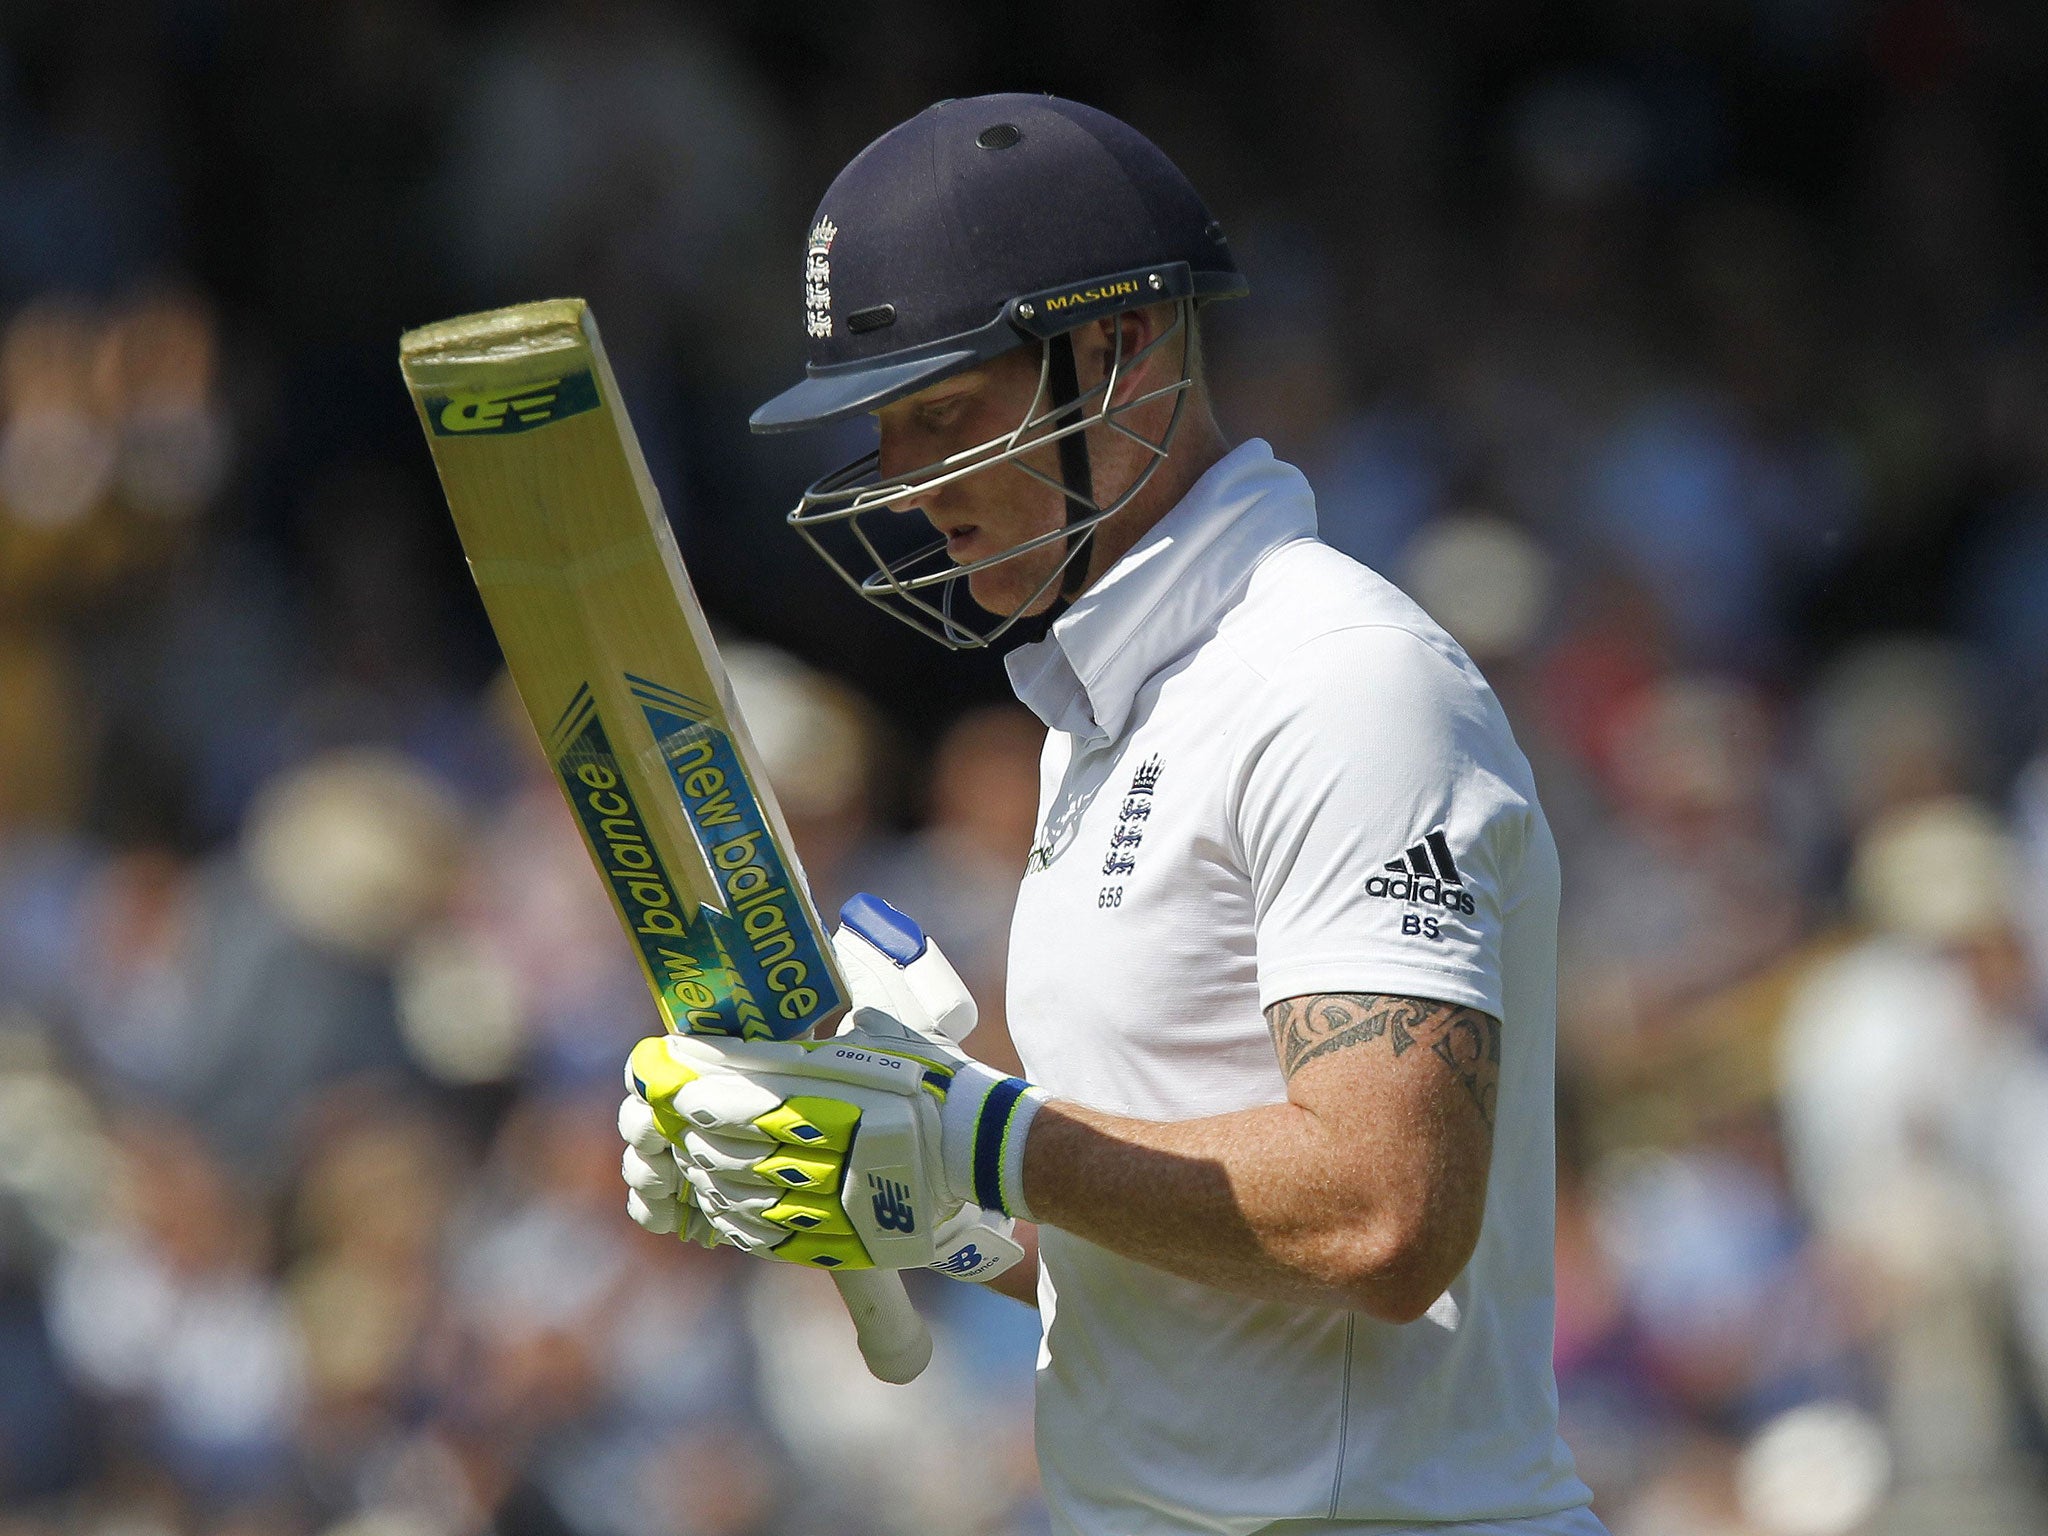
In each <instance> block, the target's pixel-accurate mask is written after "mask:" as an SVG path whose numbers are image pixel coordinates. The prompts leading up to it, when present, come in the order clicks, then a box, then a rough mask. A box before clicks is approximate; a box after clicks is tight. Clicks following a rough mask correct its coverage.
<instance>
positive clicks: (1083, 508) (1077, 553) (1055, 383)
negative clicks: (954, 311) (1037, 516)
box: [1045, 331, 1095, 606]
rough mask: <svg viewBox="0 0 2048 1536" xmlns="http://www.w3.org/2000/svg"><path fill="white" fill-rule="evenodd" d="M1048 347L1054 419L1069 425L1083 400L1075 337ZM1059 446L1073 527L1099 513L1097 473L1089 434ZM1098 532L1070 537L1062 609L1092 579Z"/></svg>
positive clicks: (1048, 379)
mask: <svg viewBox="0 0 2048 1536" xmlns="http://www.w3.org/2000/svg"><path fill="white" fill-rule="evenodd" d="M1046 346H1047V347H1048V348H1049V349H1050V353H1049V355H1048V357H1047V359H1046V379H1045V382H1046V388H1047V390H1048V391H1049V392H1050V393H1051V396H1052V415H1051V420H1052V422H1053V423H1054V424H1055V425H1056V426H1065V425H1066V422H1067V418H1068V417H1070V416H1071V415H1072V414H1073V412H1074V407H1075V403H1076V402H1077V401H1079V400H1080V398H1081V380H1080V376H1079V373H1078V371H1077V370H1076V368H1075V366H1074V334H1073V332H1071V331H1068V332H1065V333H1064V334H1062V335H1059V336H1055V337H1053V338H1052V340H1050V341H1048V342H1047V343H1046ZM1058 446H1059V450H1060V479H1061V480H1062V481H1064V482H1065V483H1066V487H1067V525H1068V526H1069V527H1072V526H1073V524H1074V522H1075V521H1076V520H1077V519H1082V518H1087V517H1090V516H1092V515H1093V514H1094V512H1095V473H1094V470H1093V469H1092V468H1091V467H1090V465H1089V462H1088V434H1087V433H1085V432H1070V433H1068V434H1067V435H1066V436H1065V437H1063V438H1061V439H1060V440H1059V444H1058ZM1094 533H1095V530H1094V528H1093V527H1089V528H1084V529H1082V530H1081V532H1080V533H1079V534H1072V533H1070V534H1068V535H1067V566H1066V569H1065V570H1064V571H1062V572H1061V573H1060V599H1061V606H1064V605H1065V604H1067V603H1070V602H1072V601H1073V600H1074V599H1075V598H1076V597H1078V596H1080V595H1081V588H1082V586H1083V584H1085V583H1086V581H1087V580H1088V551H1087V544H1088V541H1089V539H1090V538H1092V537H1093V536H1094Z"/></svg>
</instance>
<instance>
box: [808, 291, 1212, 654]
mask: <svg viewBox="0 0 2048 1536" xmlns="http://www.w3.org/2000/svg"><path fill="white" fill-rule="evenodd" d="M1192 304H1193V301H1192V300H1191V299H1182V300H1180V301H1179V302H1178V303H1176V304H1175V306H1174V320H1173V324H1172V325H1170V326H1168V327H1167V328H1166V329H1165V330H1164V331H1162V332H1160V333H1159V335H1157V336H1155V337H1153V338H1152V340H1151V341H1149V342H1147V343H1146V344H1145V346H1144V347H1143V348H1141V349H1140V350H1139V351H1137V352H1135V353H1133V354H1132V355H1131V357H1130V358H1129V359H1126V358H1125V357H1124V355H1123V332H1122V330H1121V328H1119V329H1118V331H1117V340H1116V350H1115V352H1114V353H1112V355H1111V359H1110V367H1109V372H1108V374H1107V376H1106V377H1105V378H1104V379H1103V381H1102V382H1101V383H1100V384H1097V385H1095V386H1094V387H1093V388H1091V389H1087V390H1083V391H1081V392H1080V394H1078V395H1077V396H1076V397H1075V398H1074V399H1073V400H1072V401H1070V402H1067V403H1065V404H1060V403H1057V402H1055V401H1053V399H1052V390H1051V388H1050V378H1051V360H1052V343H1051V341H1050V340H1046V341H1042V342H1041V343H1040V357H1039V365H1038V388H1037V390H1036V391H1035V393H1034V394H1033V395H1032V399H1031V404H1030V406H1029V407H1028V408H1027V409H1026V410H1025V413H1024V418H1023V419H1022V420H1021V421H1019V422H1018V423H1017V425H1016V426H1015V427H1014V428H1013V429H1012V430H1011V431H1009V432H1007V433H1005V434H1003V435H1001V436H998V437H992V438H989V439H988V440H986V441H985V442H981V443H977V444H976V445H975V446H974V447H972V448H966V449H963V450H961V451H960V452H959V453H955V454H951V455H949V456H947V457H946V458H943V459H939V460H935V461H934V462H932V463H930V464H926V465H923V466H921V467H919V468H917V469H914V470H911V471H909V472H907V473H905V474H903V475H900V476H897V477H896V478H894V479H890V480H883V479H882V478H881V476H880V474H879V464H880V457H881V456H880V452H879V450H875V451H871V452H869V453H866V454H863V455H862V456H861V457H860V458H858V459H855V460H853V461H852V462H851V463H848V464H845V465H842V466H841V467H840V468H838V469H836V470H833V471H832V472H831V473H830V474H827V475H824V476H821V477H820V478H819V479H818V480H816V481H814V482H813V483H812V484H811V486H810V488H809V489H807V490H806V491H805V492H804V494H803V498H802V500H800V501H799V502H798V503H797V504H796V507H795V508H794V509H793V510H792V511H791V512H790V513H789V515H788V519H787V520H788V522H789V525H790V526H791V527H792V528H794V529H796V531H797V532H798V533H800V534H802V535H803V537H804V541H805V542H806V543H807V544H809V545H810V546H811V548H812V549H814V550H816V551H817V552H818V555H819V557H820V558H821V559H823V560H824V562H825V563H826V564H827V565H829V566H830V567H831V568H832V569H833V570H834V571H835V572H837V573H838V575H839V577H840V579H841V580H843V581H844V582H845V583H846V584H847V585H848V586H850V587H852V588H853V590H854V591H856V592H858V593H859V594H860V595H861V596H862V597H864V598H866V599H867V600H868V601H869V602H871V603H873V604H875V605H876V606H877V607H879V608H880V609H881V610H882V611H883V612H885V613H888V614H892V615H893V616H895V617H896V618H898V619H900V620H902V621H903V622H904V623H905V624H908V625H909V626H910V627H911V628H912V629H915V630H916V631H917V632H918V633H919V634H922V635H927V636H929V637H930V638H931V639H933V640H936V641H938V643H939V644H941V645H943V646H945V647H946V648H947V649H948V650H955V651H960V650H975V649H979V648H981V647H984V646H987V645H990V644H992V643H994V642H995V641H996V640H998V639H1000V638H1001V637H1002V636H1003V635H1004V634H1006V633H1007V632H1008V631H1009V630H1010V628H1011V626H1013V625H1015V624H1016V623H1017V622H1018V621H1019V620H1020V619H1022V618H1024V617H1025V616H1026V614H1027V613H1028V612H1029V611H1030V610H1031V609H1032V608H1033V607H1035V606H1036V605H1037V604H1038V602H1039V601H1040V600H1041V599H1042V598H1043V597H1044V596H1045V595H1046V594H1047V593H1048V592H1056V591H1060V590H1062V582H1063V578H1064V577H1065V576H1066V573H1067V571H1068V568H1069V567H1070V566H1072V565H1073V564H1074V563H1075V562H1076V561H1077V560H1080V559H1082V558H1083V557H1084V556H1085V553H1086V551H1087V549H1088V546H1089V542H1090V541H1089V540H1088V538H1087V537H1085V535H1086V534H1087V533H1088V531H1089V530H1090V529H1092V528H1094V527H1095V525H1096V524H1098V523H1100V522H1102V521H1103V520H1104V519H1105V518H1109V517H1112V516H1114V515H1115V514H1116V513H1117V512H1118V511H1120V510H1121V509H1122V508H1123V507H1125V506H1127V505H1128V504H1129V503H1130V500H1131V498H1132V497H1134V496H1136V495H1137V494H1138V492H1139V491H1140V490H1142V489H1143V488H1144V486H1145V484H1146V482H1147V481H1149V480H1150V479H1151V478H1152V476H1153V474H1154V473H1155V472H1156V471H1157V470H1158V468H1159V466H1160V465H1161V464H1163V463H1164V462H1165V461H1166V456H1167V454H1168V453H1169V452H1170V451H1171V450H1172V447H1173V441H1174V438H1175V437H1176V436H1177V435H1178V434H1179V431H1180V422H1181V415H1182V412H1183V411H1184V410H1185V409H1186V406H1187V392H1188V389H1189V388H1190V386H1191V385H1192V384H1193V382H1194V380H1193V378H1192V376H1191V375H1190V374H1189V372H1188V357H1187V353H1186V352H1185V351H1183V353H1182V362H1181V372H1180V377H1179V378H1178V379H1177V380H1175V381H1174V382H1172V383H1170V384H1162V385H1160V386H1159V387H1157V388H1156V389H1149V390H1146V391H1145V392H1144V393H1143V394H1140V395H1137V396H1134V397H1133V398H1132V399H1130V400H1127V401H1125V402H1123V403H1122V404H1120V405H1117V404H1111V403H1110V402H1111V401H1113V400H1114V399H1115V395H1116V386H1117V383H1118V381H1119V380H1120V379H1121V378H1122V377H1123V376H1124V373H1125V370H1126V368H1127V367H1136V366H1138V365H1139V364H1142V363H1143V362H1144V361H1145V359H1146V358H1148V357H1150V356H1151V355H1152V353H1153V352H1154V350H1155V349H1157V348H1158V347H1159V346H1160V345H1161V344H1162V343H1164V342H1166V341H1168V340H1169V339H1171V338H1172V337H1173V336H1175V335H1177V334H1179V335H1185V334H1186V331H1187V326H1188V315H1189V311H1190V309H1191V307H1192ZM1167 395H1171V396H1173V397H1174V400H1173V415H1172V416H1171V417H1170V418H1169V419H1168V421H1167V423H1166V430H1165V431H1164V432H1163V433H1162V434H1161V435H1160V437H1159V439H1158V440H1157V441H1154V440H1153V439H1151V438H1149V437H1146V436H1145V435H1144V434H1143V433H1142V432H1138V431H1134V430H1133V429H1132V428H1130V427H1128V426H1125V425H1124V424H1123V422H1122V421H1121V420H1119V418H1120V417H1122V416H1123V415H1125V414H1126V413H1127V412H1130V411H1133V410H1135V409H1137V408H1138V407H1139V406H1141V405H1145V404H1147V403H1149V402H1151V401H1153V400H1157V399H1160V398H1162V397H1164V396H1167ZM1098 397H1099V399H1098ZM1090 401H1096V402H1097V408H1096V409H1093V410H1089V409H1086V407H1087V406H1088V404H1089V402H1090ZM1077 411H1078V412H1080V414H1079V415H1078V416H1075V414H1074V413H1075V412H1077ZM1063 416H1074V419H1072V420H1069V421H1066V422H1064V423H1062V424H1059V425H1054V423H1055V422H1056V421H1058V419H1059V418H1060V417H1063ZM1095 426H1106V427H1108V428H1110V429H1111V430H1112V431H1115V432H1119V433H1121V434H1122V435H1123V436H1125V437H1127V438H1129V439H1130V440H1131V441H1132V442H1134V443H1137V444H1138V445H1139V446H1140V447H1142V448H1144V449H1145V450H1146V451H1147V452H1148V453H1149V454H1150V455H1151V457H1150V458H1149V459H1148V460H1147V461H1146V463H1145V465H1144V467H1143V468H1142V469H1140V470H1139V471H1138V473H1137V475H1136V476H1135V477H1133V479H1132V481H1131V483H1130V485H1128V486H1127V487H1125V488H1124V490H1123V491H1122V492H1121V493H1120V494H1119V495H1117V496H1116V497H1115V498H1114V499H1113V500H1111V501H1110V502H1108V503H1107V504H1104V503H1102V502H1101V501H1099V500H1097V499H1096V498H1095V497H1094V495H1093V494H1092V492H1091V493H1090V494H1088V495H1086V496H1083V495H1079V494H1077V493H1076V490H1075V488H1074V487H1073V486H1072V485H1070V484H1068V483H1067V482H1066V481H1064V480H1062V479H1059V478H1055V477H1054V476H1052V475H1049V474H1047V473H1045V472H1044V471H1043V470H1040V469H1038V468H1036V467H1035V466H1033V465H1031V464H1027V463H1026V462H1024V455H1025V454H1027V453H1030V452H1032V451H1034V450H1036V449H1039V448H1042V447H1044V446H1045V445H1046V444H1048V443H1059V442H1061V441H1063V440H1065V439H1067V438H1069V437H1072V436H1073V435H1074V434H1076V433H1081V432H1086V431H1087V430H1088V429H1089V428H1090V427H1095ZM999 464H1012V465H1015V466H1016V468H1018V469H1019V470H1021V471H1022V472H1023V473H1025V474H1027V475H1029V476H1031V478H1032V479H1034V480H1038V481H1041V482H1043V483H1044V484H1046V485H1048V486H1050V487H1051V488H1052V489H1053V490H1055V491H1058V492H1059V493H1060V495H1061V496H1062V497H1064V498H1065V499H1066V504H1067V509H1068V517H1067V521H1066V523H1065V524H1064V525H1063V526H1061V527H1059V528H1055V529H1052V530H1051V531H1049V532H1046V533H1042V534H1038V535H1036V536H1035V537H1033V538H1030V539H1026V540H1025V541H1023V542H1022V543H1020V544H1014V545H1012V546H1011V547H1010V548H1008V549H1006V550H1003V551H1002V552H1001V553H999V554H994V555H989V556H987V557H986V558H984V559H981V560H976V561H973V562H971V563H969V564H967V565H955V564H953V563H952V562H951V561H949V560H948V559H947V557H946V541H945V539H944V538H943V537H940V538H938V539H935V540H932V541H929V542H926V543H923V544H920V545H917V546H915V547H913V548H911V549H909V550H907V551H904V552H901V553H897V554H894V555H891V554H888V553H885V552H884V550H883V549H882V548H881V547H880V545H878V543H877V538H876V531H877V527H878V526H880V527H882V528H886V527H887V526H888V525H887V524H886V523H883V524H880V525H878V524H877V523H876V522H875V518H876V516H877V515H879V516H881V517H883V518H887V517H900V516H903V515H904V514H905V513H906V512H914V511H915V510H916V507H915V501H916V498H918V497H921V496H923V495H926V494H928V493H929V492H931V491H934V490H937V489H938V488H939V487H940V486H943V485H949V484H951V483H952V482H953V481H955V480H959V479H963V478H965V477H966V476H968V475H975V474H980V473H981V472H982V471H984V470H987V469H992V468H994V467H995V466H997V465H999ZM903 502H908V503H910V505H909V506H907V507H903V508H901V509H899V508H898V507H896V506H892V505H891V503H903ZM1076 508H1079V509H1080V510H1079V513H1078V515H1077V513H1076ZM1059 540H1066V541H1067V552H1066V554H1065V556H1064V558H1062V559H1061V561H1060V562H1059V564H1058V565H1056V566H1055V567H1054V568H1053V569H1052V571H1051V572H1050V573H1049V574H1048V575H1047V576H1046V578H1045V580H1044V581H1042V582H1041V583H1040V584H1039V585H1038V588H1037V589H1036V590H1035V591H1034V592H1033V593H1032V594H1031V596H1030V597H1028V598H1027V599H1025V601H1024V602H1023V603H1022V604H1021V605H1020V606H1019V607H1018V609H1017V611H1016V612H1015V613H1012V614H1009V615H1006V616H997V615H990V616H988V617H989V619H990V622H989V623H988V624H986V625H980V624H977V623H976V622H975V621H974V620H971V619H968V618H964V617H962V616H960V615H958V614H957V613H956V611H955V609H956V604H957V603H958V600H959V596H960V594H961V593H962V592H964V590H965V588H964V587H963V586H961V585H960V584H961V583H963V582H964V581H965V580H966V579H967V578H968V577H970V576H973V575H975V574H976V573H978V572H981V571H985V570H988V569H989V568H990V567H991V566H995V565H1000V564H1002V562H1004V561H1005V560H1014V559H1016V558H1017V557H1018V556H1019V555H1023V554H1028V553H1029V552H1030V551H1032V550H1035V549H1041V548H1043V547H1045V546H1046V545H1048V544H1052V543H1055V542H1057V541H1059ZM891 542H895V541H893V540H890V539H889V538H887V537H883V538H882V539H881V543H882V544H887V543H891ZM834 543H837V544H839V545H841V546H843V547H842V548H839V549H835V548H833V547H832V545H833V544H834ZM859 567H865V569H859ZM968 601H969V603H970V604H971V603H972V599H971V598H970V599H968ZM980 611H981V610H979V609H978V608H977V609H976V612H980Z"/></svg>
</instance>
